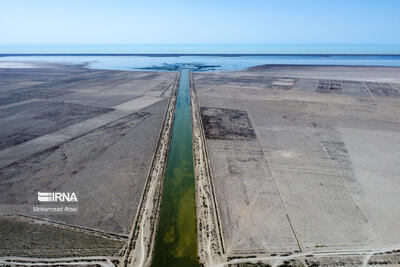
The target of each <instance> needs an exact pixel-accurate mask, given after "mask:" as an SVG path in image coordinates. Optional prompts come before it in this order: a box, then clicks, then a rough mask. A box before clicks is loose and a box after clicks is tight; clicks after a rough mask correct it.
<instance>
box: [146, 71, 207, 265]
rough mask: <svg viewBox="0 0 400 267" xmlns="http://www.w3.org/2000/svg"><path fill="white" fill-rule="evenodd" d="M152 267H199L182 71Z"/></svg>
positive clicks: (187, 92)
mask: <svg viewBox="0 0 400 267" xmlns="http://www.w3.org/2000/svg"><path fill="white" fill-rule="evenodd" d="M152 266H177V267H178V266H185V267H186V266H199V262H198V259H197V232H196V199H195V181H194V174H193V154H192V120H191V113H190V88H189V70H185V69H184V70H182V71H181V77H180V82H179V90H178V96H177V102H176V110H175V120H174V126H173V130H172V138H171V144H170V150H169V156H168V164H167V170H166V174H165V179H164V188H163V196H162V202H161V211H160V221H159V225H158V231H157V241H156V246H155V251H154V256H153V262H152Z"/></svg>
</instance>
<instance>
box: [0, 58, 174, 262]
mask: <svg viewBox="0 0 400 267" xmlns="http://www.w3.org/2000/svg"><path fill="white" fill-rule="evenodd" d="M33 66H34V67H33V68H12V69H8V68H3V69H1V68H0V81H1V82H0V137H1V139H0V140H1V141H0V212H1V216H2V219H1V222H0V243H1V244H2V245H1V248H0V255H2V256H10V255H11V256H20V255H28V254H31V256H32V255H36V256H38V255H39V254H40V253H42V252H43V251H45V253H44V252H43V253H44V254H43V255H42V256H49V257H50V256H57V257H61V256H69V255H80V256H85V255H86V256H94V255H119V256H121V253H122V255H123V248H124V245H125V242H127V240H128V236H129V234H130V232H131V228H132V225H133V223H134V219H135V216H136V212H137V210H138V205H139V202H140V200H141V197H142V194H143V190H144V185H145V182H146V179H147V177H148V173H149V171H150V166H151V162H152V159H153V153H154V151H155V148H156V145H157V142H158V138H159V134H160V130H161V126H162V123H163V120H164V116H165V112H166V108H167V104H168V101H169V97H170V94H171V91H172V87H173V84H174V82H175V78H176V73H173V72H127V71H108V70H90V69H87V68H83V66H79V65H56V64H45V63H40V64H39V63H38V64H36V65H35V64H33ZM37 192H74V193H75V194H76V196H77V198H78V202H77V203H73V204H76V205H75V206H77V208H78V212H77V213H76V214H46V213H37V212H36V213H35V212H33V211H32V207H33V206H35V205H36V206H37V205H39V204H40V203H39V202H38V197H37ZM42 204H43V203H42ZM60 204H61V205H67V204H68V203H60ZM10 216H11V217H10ZM13 221H15V222H13ZM11 222H13V223H11ZM32 231H33V233H32V234H31V235H24V236H20V235H22V233H25V232H32ZM53 232H54V233H53ZM18 233H20V234H18ZM10 235H12V236H14V235H15V238H11V237H10ZM77 235H80V236H77ZM42 243H43V244H42ZM27 244H29V246H27ZM33 247H35V248H36V247H37V249H38V251H39V253H36V254H35V253H28V252H27V251H29V248H31V249H32V248H33ZM43 247H45V250H43ZM79 248H82V249H81V250H79ZM94 248H96V249H97V250H98V251H96V250H94ZM46 249H47V250H46ZM40 251H42V252H40ZM85 251H86V252H85Z"/></svg>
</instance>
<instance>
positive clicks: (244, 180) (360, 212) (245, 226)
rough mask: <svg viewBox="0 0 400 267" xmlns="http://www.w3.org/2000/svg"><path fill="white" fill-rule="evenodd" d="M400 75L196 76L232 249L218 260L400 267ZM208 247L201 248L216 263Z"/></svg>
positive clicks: (360, 71)
mask: <svg viewBox="0 0 400 267" xmlns="http://www.w3.org/2000/svg"><path fill="white" fill-rule="evenodd" d="M399 73H400V68H385V67H340V66H335V67H331V66H329V67H323V66H313V67H309V66H267V67H260V68H255V69H253V70H248V71H242V72H220V73H195V74H194V75H193V78H194V79H193V80H194V87H195V89H196V92H197V97H198V102H199V105H200V112H201V113H200V115H201V117H202V123H203V126H204V129H205V132H204V133H203V136H204V137H203V138H204V140H205V141H204V143H205V145H206V146H205V147H206V149H205V152H203V154H204V155H205V157H207V158H208V162H209V163H210V164H209V168H210V172H209V173H207V172H204V173H205V174H206V175H207V174H209V175H210V177H208V180H209V181H211V183H212V188H214V191H215V197H214V198H209V199H211V200H212V201H216V204H215V206H216V207H217V215H218V217H219V218H220V223H221V228H220V229H217V231H219V233H218V235H219V236H222V240H223V241H222V244H224V250H225V251H223V254H222V255H221V257H219V259H222V260H223V262H222V263H221V262H220V263H218V259H217V258H216V260H215V261H214V264H215V263H217V265H221V266H222V265H228V264H229V265H233V266H234V265H235V264H237V266H247V265H246V264H248V266H252V265H251V264H250V262H251V263H252V264H255V263H257V262H263V263H264V264H265V266H268V264H269V265H271V266H279V265H282V266H313V264H314V265H315V264H320V265H321V266H341V265H342V266H369V265H374V264H377V263H375V262H374V261H370V257H371V255H376V254H377V253H381V252H383V256H382V257H383V258H385V257H386V260H387V264H389V265H390V264H391V265H392V266H395V265H396V264H398V263H397V259H396V257H394V258H393V259H392V258H391V256H390V255H391V253H392V252H391V251H393V250H396V249H398V246H399V245H400V243H399V239H398V238H397V235H398V234H399V233H400V231H399V229H397V227H396V226H395V225H396V223H394V222H395V221H398V220H399V217H398V215H399V214H400V211H399V210H398V208H397V206H396V205H394V203H397V202H399V201H400V199H399V195H398V194H397V190H396V189H395V188H397V187H398V186H397V179H396V177H397V176H398V175H399V173H398V168H397V165H396V164H395V161H396V159H397V158H398V156H397V154H398V153H397V151H399V149H400V148H399V147H398V141H397V136H398V133H399V132H400V128H399V125H400V124H399V118H400V117H399V115H400V109H399V107H400V106H399V104H400V89H399V88H400V87H399V86H400V83H399V82H400V80H399V79H398V77H400V76H399V75H398V74H399ZM246 117H247V118H248V119H246ZM204 124H205V125H204ZM237 125H239V127H237ZM252 130H254V132H255V135H254V134H251V133H252ZM197 146H198V145H197ZM195 151H196V147H195ZM203 169H204V168H203ZM196 171H197V173H199V174H200V175H201V173H202V171H198V170H196ZM201 186H202V183H200V182H198V186H197V187H198V188H197V190H198V191H201ZM209 193H211V191H210V190H209ZM198 202H199V203H202V199H201V198H198ZM198 205H199V206H201V204H198ZM206 205H208V203H207V204H206ZM211 206H212V205H211ZM200 209H201V207H200ZM210 217H212V216H209V217H208V219H207V216H205V218H206V219H204V220H203V221H202V222H204V221H205V222H207V221H208V222H209V221H210V219H209V218H210ZM199 218H200V219H199V220H202V217H201V214H200V216H199ZM207 226H209V227H211V228H212V227H214V226H213V224H210V223H209V224H207ZM214 229H215V228H214ZM389 229H390V230H389ZM201 235H202V233H199V236H200V237H202V236H201ZM218 235H217V236H218ZM199 240H203V239H202V238H200V239H199ZM212 241H213V239H212V238H211V239H209V242H212ZM209 244H210V243H207V242H200V246H201V247H200V248H199V251H200V257H202V262H204V263H206V264H207V265H210V266H212V265H213V263H211V262H212V260H210V259H212V256H211V257H210V256H209V255H207V253H209V247H210V246H209ZM211 247H213V246H211ZM201 253H203V254H201ZM253 258H254V259H253ZM310 258H312V259H314V260H311V259H310ZM380 260H381V261H385V259H380ZM285 261H288V262H286V263H285ZM289 261H290V262H289ZM285 264H287V265H285ZM381 264H383V263H381ZM260 266H262V265H260Z"/></svg>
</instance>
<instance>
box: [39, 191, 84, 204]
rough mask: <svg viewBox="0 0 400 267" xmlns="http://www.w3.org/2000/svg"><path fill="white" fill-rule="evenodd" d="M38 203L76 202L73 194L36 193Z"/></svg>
mask: <svg viewBox="0 0 400 267" xmlns="http://www.w3.org/2000/svg"><path fill="white" fill-rule="evenodd" d="M38 200H39V202H78V199H77V198H76V195H75V193H60V192H57V193H56V192H46V193H43V192H38Z"/></svg>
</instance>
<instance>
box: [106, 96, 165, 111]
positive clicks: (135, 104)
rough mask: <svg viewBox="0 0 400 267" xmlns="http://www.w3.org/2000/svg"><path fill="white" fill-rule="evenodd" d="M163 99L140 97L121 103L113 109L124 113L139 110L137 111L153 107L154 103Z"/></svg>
mask: <svg viewBox="0 0 400 267" xmlns="http://www.w3.org/2000/svg"><path fill="white" fill-rule="evenodd" d="M163 99H164V98H161V97H154V96H142V97H138V98H136V99H133V100H131V101H128V102H125V103H122V104H120V105H117V106H115V107H114V108H116V109H119V110H125V111H134V110H139V109H142V108H145V107H147V106H150V105H153V104H154V103H157V102H159V101H161V100H163Z"/></svg>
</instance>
